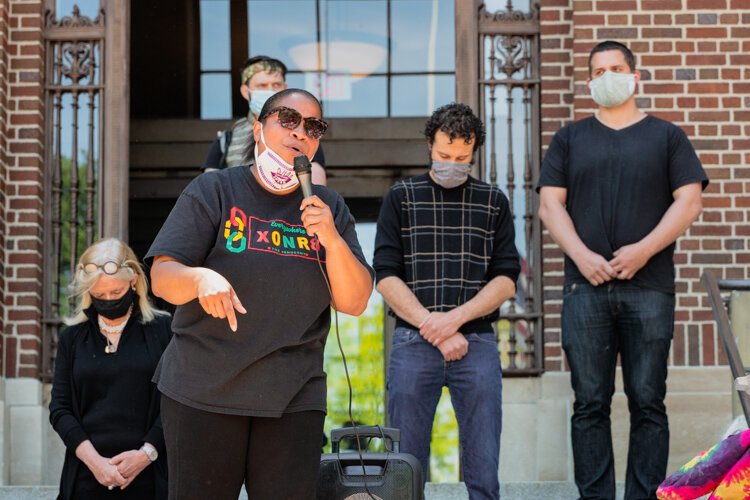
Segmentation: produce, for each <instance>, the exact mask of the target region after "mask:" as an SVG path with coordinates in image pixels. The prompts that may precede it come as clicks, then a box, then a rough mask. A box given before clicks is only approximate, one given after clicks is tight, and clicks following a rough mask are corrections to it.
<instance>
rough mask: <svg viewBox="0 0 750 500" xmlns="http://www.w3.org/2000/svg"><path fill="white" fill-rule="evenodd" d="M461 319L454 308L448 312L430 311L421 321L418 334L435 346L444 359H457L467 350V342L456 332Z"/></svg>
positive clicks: (461, 322) (459, 326)
mask: <svg viewBox="0 0 750 500" xmlns="http://www.w3.org/2000/svg"><path fill="white" fill-rule="evenodd" d="M462 324H463V321H462V320H461V319H460V318H459V317H458V315H457V313H456V312H455V309H454V310H453V311H449V312H431V313H430V314H428V315H427V318H425V320H424V321H423V322H422V324H421V326H420V328H419V334H420V335H421V336H422V337H423V338H424V339H425V340H426V341H427V342H429V343H430V344H432V345H433V346H435V347H437V348H438V349H439V350H440V352H441V353H442V355H443V359H445V360H446V361H458V360H459V359H461V358H463V357H464V356H465V355H466V353H467V352H468V351H469V342H468V341H467V340H466V338H465V337H464V336H463V334H462V333H459V332H458V329H459V328H461V325H462Z"/></svg>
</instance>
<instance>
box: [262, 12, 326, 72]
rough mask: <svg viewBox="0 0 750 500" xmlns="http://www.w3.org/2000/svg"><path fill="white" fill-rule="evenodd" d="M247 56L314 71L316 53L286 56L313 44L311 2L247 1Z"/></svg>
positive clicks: (314, 31)
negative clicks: (262, 56)
mask: <svg viewBox="0 0 750 500" xmlns="http://www.w3.org/2000/svg"><path fill="white" fill-rule="evenodd" d="M247 17H248V27H249V29H248V31H249V33H250V34H249V37H250V40H249V41H248V54H250V56H255V55H258V54H263V55H266V56H270V57H275V58H277V59H279V60H280V61H282V62H283V63H284V64H286V65H287V68H289V69H290V70H299V69H303V68H304V69H308V70H316V69H317V55H316V54H317V51H316V50H315V49H314V48H313V49H312V50H307V51H305V52H303V55H302V56H301V57H302V58H301V59H299V60H298V59H295V58H294V57H292V56H291V55H290V51H291V50H292V49H293V48H294V47H298V46H303V47H307V44H312V45H313V46H314V44H315V42H316V41H317V27H316V23H315V19H316V15H315V0H248V2H247Z"/></svg>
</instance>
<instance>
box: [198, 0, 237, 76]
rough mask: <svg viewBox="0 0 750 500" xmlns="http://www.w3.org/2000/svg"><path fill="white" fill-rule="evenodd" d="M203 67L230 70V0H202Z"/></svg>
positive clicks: (204, 69)
mask: <svg viewBox="0 0 750 500" xmlns="http://www.w3.org/2000/svg"><path fill="white" fill-rule="evenodd" d="M200 18H201V69H202V70H203V71H207V70H229V69H231V67H230V63H229V57H230V55H231V50H230V48H229V0H201V3H200Z"/></svg>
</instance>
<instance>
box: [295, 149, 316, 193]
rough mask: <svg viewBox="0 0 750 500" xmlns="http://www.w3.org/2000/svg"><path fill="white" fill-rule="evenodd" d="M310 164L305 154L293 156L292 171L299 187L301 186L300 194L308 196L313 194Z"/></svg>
mask: <svg viewBox="0 0 750 500" xmlns="http://www.w3.org/2000/svg"><path fill="white" fill-rule="evenodd" d="M311 172H312V165H310V160H308V159H307V156H305V155H299V156H295V157H294V173H295V174H297V179H298V180H299V184H300V187H301V188H302V196H304V197H305V198H309V197H310V196H312V195H313V190H312V177H311Z"/></svg>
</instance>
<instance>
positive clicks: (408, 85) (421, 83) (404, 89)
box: [391, 75, 456, 116]
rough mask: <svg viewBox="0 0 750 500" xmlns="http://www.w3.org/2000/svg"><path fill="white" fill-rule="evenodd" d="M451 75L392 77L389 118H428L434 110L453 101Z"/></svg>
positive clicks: (453, 83)
mask: <svg viewBox="0 0 750 500" xmlns="http://www.w3.org/2000/svg"><path fill="white" fill-rule="evenodd" d="M455 96H456V78H455V77H454V76H453V75H419V76H394V77H393V79H392V80H391V116H430V115H431V114H432V112H433V111H435V108H437V107H439V106H442V105H443V104H448V103H450V102H453V101H454V100H455Z"/></svg>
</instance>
